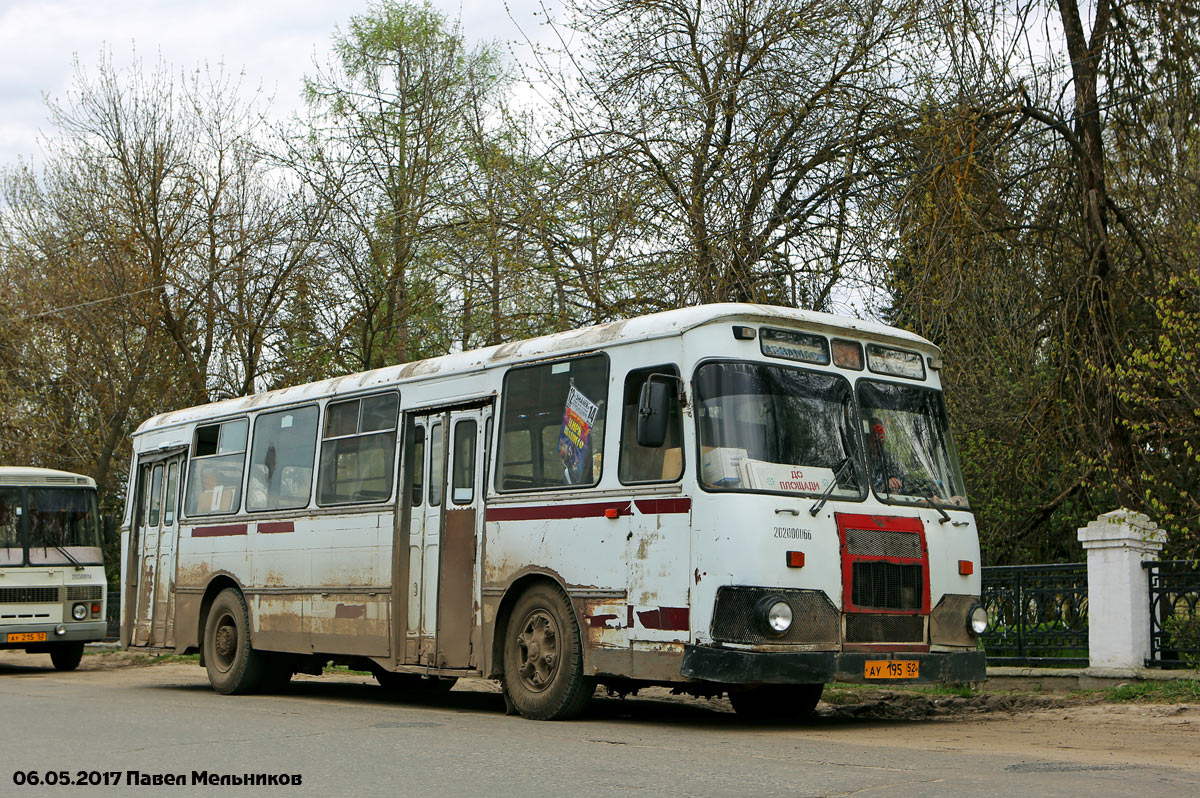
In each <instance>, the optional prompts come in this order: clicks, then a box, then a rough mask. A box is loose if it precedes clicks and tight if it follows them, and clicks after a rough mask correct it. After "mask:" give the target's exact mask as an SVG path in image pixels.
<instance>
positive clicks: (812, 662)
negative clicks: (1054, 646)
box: [680, 645, 987, 684]
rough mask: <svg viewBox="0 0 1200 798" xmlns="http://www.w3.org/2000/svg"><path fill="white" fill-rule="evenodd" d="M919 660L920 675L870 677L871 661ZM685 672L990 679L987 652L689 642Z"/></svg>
mask: <svg viewBox="0 0 1200 798" xmlns="http://www.w3.org/2000/svg"><path fill="white" fill-rule="evenodd" d="M881 660H883V661H887V660H895V661H897V662H914V661H915V662H916V663H917V666H918V676H917V677H916V678H911V679H904V678H868V677H867V663H868V662H872V663H877V662H879V661H881ZM680 674H681V675H683V676H686V677H688V678H689V679H703V680H704V681H707V682H721V683H724V684H826V683H829V682H860V683H867V682H869V683H871V684H965V683H968V682H982V681H984V680H985V679H987V661H986V658H985V656H984V653H983V652H982V651H960V652H919V653H917V652H907V651H904V652H871V653H860V652H848V651H798V652H795V653H792V652H779V651H743V650H741V649H731V648H714V647H712V646H692V645H688V646H684V652H683V666H682V667H681V668H680Z"/></svg>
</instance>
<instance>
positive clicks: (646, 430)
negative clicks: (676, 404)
mask: <svg viewBox="0 0 1200 798" xmlns="http://www.w3.org/2000/svg"><path fill="white" fill-rule="evenodd" d="M654 376H656V375H653V374H652V375H650V377H648V378H647V379H646V383H645V384H644V385H643V386H642V395H641V396H640V397H639V398H638V417H637V442H638V446H647V447H650V448H653V449H657V448H658V447H659V446H662V445H663V443H664V442H665V441H666V440H667V414H668V410H669V405H670V401H671V391H670V387H669V385H668V384H667V383H666V382H665V381H663V380H655V379H654Z"/></svg>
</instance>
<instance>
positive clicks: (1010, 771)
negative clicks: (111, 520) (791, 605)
mask: <svg viewBox="0 0 1200 798" xmlns="http://www.w3.org/2000/svg"><path fill="white" fill-rule="evenodd" d="M86 665H87V661H86V660H85V667H86ZM463 688H467V689H463ZM490 690H491V687H490V685H489V684H487V683H481V682H475V683H473V684H460V685H459V687H457V688H456V689H455V690H454V691H453V692H451V693H448V694H445V695H442V696H437V697H435V698H431V699H428V700H425V701H423V702H419V703H411V702H403V701H398V700H389V699H388V698H387V696H386V694H385V693H384V692H383V691H382V690H381V689H380V688H378V687H376V686H374V683H373V682H369V681H368V680H367V679H365V678H364V677H356V676H349V675H343V676H340V677H334V678H329V677H322V678H321V679H312V680H302V681H297V682H296V683H294V685H293V687H292V688H291V689H290V690H289V691H288V692H286V693H283V694H278V695H264V696H241V697H226V696H220V695H217V694H215V693H213V692H212V691H211V690H210V689H209V687H208V684H207V681H206V679H205V676H204V671H203V670H202V669H200V668H199V667H197V666H195V665H191V664H173V665H158V666H151V667H137V668H121V669H115V670H81V671H78V672H75V673H68V674H60V673H56V672H55V671H53V670H51V669H50V668H49V661H48V658H46V657H37V658H34V657H29V658H28V662H24V661H20V660H17V659H13V658H5V659H4V660H3V661H0V715H2V722H0V795H3V796H40V795H70V794H89V795H91V794H99V795H111V796H118V795H155V796H156V795H159V794H163V795H178V796H190V795H217V794H229V793H230V791H231V790H232V792H233V794H237V795H241V794H246V795H251V794H253V795H262V794H264V793H267V794H279V795H295V796H300V795H352V796H435V795H437V796H471V797H472V798H483V797H484V796H487V797H488V798H492V797H493V796H495V797H496V798H508V797H509V796H513V797H518V796H519V798H539V797H540V796H562V795H588V796H617V795H620V796H625V795H637V796H643V795H644V796H659V795H662V796H681V795H685V796H842V795H868V796H871V795H879V796H883V795H887V796H960V795H980V796H996V795H999V796H1005V795H1021V794H1026V795H1036V796H1038V797H1039V798H1044V797H1048V796H1088V797H1089V798H1103V797H1104V796H1130V795H1135V796H1141V795H1147V796H1155V798H1164V797H1165V796H1176V795H1178V796H1195V795H1200V766H1198V765H1197V764H1196V762H1195V758H1196V757H1197V756H1198V754H1197V753H1196V752H1197V750H1198V748H1197V746H1196V745H1195V743H1196V742H1200V734H1195V733H1193V732H1192V731H1191V729H1195V728H1196V727H1195V726H1192V727H1191V728H1190V729H1189V728H1188V727H1187V725H1186V724H1187V721H1184V724H1185V725H1183V726H1180V727H1179V729H1182V730H1183V731H1182V732H1180V731H1178V730H1176V731H1174V732H1173V733H1174V734H1176V735H1178V734H1181V733H1182V734H1185V735H1187V736H1185V737H1183V738H1182V739H1181V742H1183V743H1190V745H1187V750H1186V751H1185V752H1183V759H1181V760H1179V763H1180V764H1179V765H1175V766H1172V765H1164V764H1162V763H1161V762H1155V761H1151V760H1152V759H1153V757H1151V758H1150V759H1147V757H1146V756H1139V755H1135V754H1134V753H1130V754H1129V755H1128V756H1125V755H1123V754H1122V750H1120V746H1122V745H1125V744H1124V743H1120V742H1117V743H1116V744H1115V745H1116V746H1118V747H1117V749H1116V750H1113V751H1112V752H1111V755H1108V756H1106V755H1105V752H1104V750H1103V749H1104V745H1105V744H1104V743H1102V742H1100V743H1097V745H1098V746H1099V748H1097V746H1096V745H1093V746H1090V747H1089V746H1082V748H1081V749H1080V750H1081V751H1082V752H1081V753H1078V754H1077V755H1076V754H1073V753H1072V751H1074V750H1076V748H1075V747H1073V746H1071V745H1063V744H1062V743H1063V742H1064V741H1063V740H1062V737H1063V736H1064V732H1063V731H1062V727H1061V725H1060V726H1058V727H1055V728H1053V729H1050V728H1047V729H1043V730H1041V731H1039V728H1038V724H1037V723H1035V722H1031V724H1030V725H1029V726H1028V727H1025V726H1020V725H1018V726H1017V727H1015V728H1016V731H1014V732H1012V734H1010V735H1009V736H1008V737H996V738H995V739H996V740H1002V739H1015V740H1017V743H1004V744H998V743H995V742H989V740H990V739H992V738H989V736H988V735H989V734H993V733H994V731H995V730H996V729H999V728H1000V727H999V726H994V727H993V728H991V729H989V727H988V725H987V723H978V722H976V723H968V722H966V721H960V720H954V719H936V720H928V719H926V720H920V721H878V720H875V721H855V720H846V719H833V718H824V719H822V718H817V719H815V720H813V721H812V722H810V723H808V724H806V725H802V726H797V727H790V728H778V727H764V726H758V727H755V726H747V725H745V724H742V723H739V722H738V721H737V719H736V718H735V716H733V715H732V714H730V713H729V712H728V711H727V705H724V706H721V705H713V704H708V703H702V702H691V701H678V700H675V701H673V700H664V699H639V698H632V699H625V700H617V699H598V700H597V701H595V702H593V704H592V706H591V709H590V711H589V713H588V715H587V717H586V718H585V719H583V720H580V721H574V722H567V723H539V722H532V721H526V720H522V719H520V718H517V717H507V716H505V715H504V712H503V703H502V700H501V698H500V696H499V695H498V694H496V693H495V692H491V691H490ZM1185 709H1186V708H1185ZM1097 717H1098V718H1099V720H1098V721H1097V722H1098V723H1099V724H1100V725H1103V715H1099V716H1097ZM1047 722H1049V720H1047ZM1076 725H1077V723H1075V724H1070V725H1069V726H1068V728H1073V727H1074V726H1076ZM1110 731H1111V730H1110ZM1077 733H1078V734H1080V735H1089V734H1093V733H1099V732H1093V731H1092V730H1089V729H1086V728H1079V729H1077ZM1022 735H1026V736H1022ZM1049 735H1053V737H1054V738H1056V739H1050V738H1049ZM1065 736H1068V737H1069V736H1070V732H1067V733H1066V734H1065ZM1113 739H1117V738H1113ZM1122 739H1123V738H1122ZM1176 739H1178V738H1176ZM994 749H1005V750H994ZM1171 761H1174V760H1171ZM63 770H65V771H67V773H68V775H69V776H70V778H72V779H76V778H78V777H79V776H80V775H85V776H87V777H88V778H97V776H98V777H100V778H103V774H104V773H105V772H110V773H111V772H119V773H120V778H121V783H120V784H119V785H116V786H108V787H104V786H83V787H78V786H70V787H67V786H46V785H45V784H42V785H39V786H30V785H28V784H25V785H20V784H18V783H17V782H18V781H21V780H24V779H27V778H28V777H27V776H26V775H25V774H28V773H29V772H30V771H34V772H36V773H37V774H38V775H39V777H40V778H41V779H43V780H45V779H46V778H47V774H48V773H49V772H51V771H53V772H58V771H63ZM130 770H136V771H138V772H139V773H141V774H143V775H144V776H145V777H147V778H148V779H150V780H151V781H153V776H154V774H159V775H160V776H161V775H164V774H182V775H183V777H184V781H185V784H184V785H183V786H167V785H165V784H160V785H158V786H154V785H151V786H131V785H130V784H129V783H128V773H127V771H130ZM193 771H207V772H208V773H212V774H228V775H234V776H240V775H242V774H246V773H254V774H264V775H279V774H287V775H289V776H290V775H292V774H298V775H299V776H300V778H301V784H300V785H299V786H295V785H291V786H254V787H241V788H237V787H228V786H203V785H193V784H191V783H188V782H190V780H191V779H192V772H193ZM93 772H94V773H95V775H92V774H93ZM50 778H53V777H50Z"/></svg>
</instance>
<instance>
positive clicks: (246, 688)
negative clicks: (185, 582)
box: [204, 587, 265, 695]
mask: <svg viewBox="0 0 1200 798" xmlns="http://www.w3.org/2000/svg"><path fill="white" fill-rule="evenodd" d="M204 665H205V668H206V669H207V670H208V681H209V682H210V683H211V684H212V686H213V689H214V690H216V691H217V692H218V693H222V694H225V695H231V694H234V693H250V692H253V691H254V690H256V689H257V688H258V686H259V683H260V682H261V681H262V677H263V668H264V667H265V662H264V660H263V655H262V654H260V653H259V652H257V651H255V650H254V649H253V648H251V646H250V613H249V611H248V610H247V609H246V600H245V599H244V598H242V594H241V593H240V592H239V591H238V590H235V589H234V588H232V587H229V588H226V589H224V590H222V591H221V592H220V593H219V594H217V597H216V599H215V600H214V601H213V603H212V607H211V608H210V609H209V611H208V620H207V622H206V623H205V624H204Z"/></svg>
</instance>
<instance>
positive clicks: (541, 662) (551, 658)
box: [517, 611, 558, 692]
mask: <svg viewBox="0 0 1200 798" xmlns="http://www.w3.org/2000/svg"><path fill="white" fill-rule="evenodd" d="M517 644H518V645H519V646H520V649H521V667H520V669H519V673H520V674H521V681H522V682H524V683H525V687H527V688H528V689H529V690H532V691H534V692H538V691H541V690H544V689H546V687H547V686H548V685H549V684H550V682H551V681H553V679H554V670H555V667H554V666H555V663H556V662H557V661H558V657H557V656H556V654H557V650H558V634H557V630H556V628H555V624H554V619H553V618H551V617H550V616H549V615H548V614H546V613H545V612H542V611H538V612H534V613H532V614H531V615H530V616H529V617H528V618H526V619H525V626H524V628H523V629H522V631H521V634H519V635H517Z"/></svg>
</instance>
